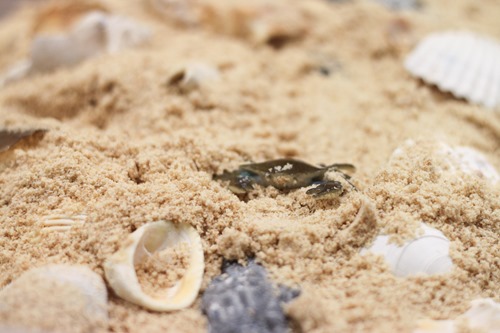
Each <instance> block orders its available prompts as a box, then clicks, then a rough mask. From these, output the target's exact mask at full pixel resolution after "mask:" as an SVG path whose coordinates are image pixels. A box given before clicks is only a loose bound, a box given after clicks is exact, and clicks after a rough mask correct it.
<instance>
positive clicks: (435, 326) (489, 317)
mask: <svg viewBox="0 0 500 333" xmlns="http://www.w3.org/2000/svg"><path fill="white" fill-rule="evenodd" d="M462 323H466V324H465V325H466V327H467V328H468V329H470V330H474V332H476V331H478V332H485V333H500V303H498V302H495V301H494V300H492V299H490V298H485V299H476V300H474V301H472V302H471V307H470V309H469V310H468V311H467V312H465V313H464V314H462V315H460V316H458V317H457V318H456V319H455V320H428V319H427V320H421V321H420V322H419V323H418V326H417V329H415V330H414V331H413V333H459V332H463V331H464V330H463V329H464V327H463V324H462Z"/></svg>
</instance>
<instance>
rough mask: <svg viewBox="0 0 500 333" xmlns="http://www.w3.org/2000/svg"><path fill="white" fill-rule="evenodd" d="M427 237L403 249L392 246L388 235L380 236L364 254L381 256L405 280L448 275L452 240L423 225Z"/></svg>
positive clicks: (417, 239)
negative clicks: (421, 274)
mask: <svg viewBox="0 0 500 333" xmlns="http://www.w3.org/2000/svg"><path fill="white" fill-rule="evenodd" d="M421 227H422V229H423V230H424V234H423V235H422V236H418V237H417V238H415V239H412V240H410V241H408V242H406V243H405V244H403V245H402V246H398V245H396V244H390V243H389V238H390V236H387V235H379V236H377V237H376V238H375V241H374V243H373V245H372V246H370V247H369V248H367V249H363V250H362V251H361V254H367V253H373V254H378V255H382V256H383V257H384V258H385V260H386V261H387V263H388V264H389V267H390V268H391V271H392V272H393V273H394V275H396V276H400V277H405V276H411V275H415V274H418V273H424V274H428V275H434V274H443V273H448V272H450V271H451V270H452V269H453V263H452V261H451V258H450V256H449V246H450V241H449V240H448V239H447V238H446V237H445V236H444V235H443V233H442V232H441V231H439V230H436V229H434V228H431V227H429V226H427V225H426V224H424V223H422V224H421Z"/></svg>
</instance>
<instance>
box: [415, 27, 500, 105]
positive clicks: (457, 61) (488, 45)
mask: <svg viewBox="0 0 500 333" xmlns="http://www.w3.org/2000/svg"><path fill="white" fill-rule="evenodd" d="M405 68H406V69H407V70H408V71H409V72H410V73H411V74H412V75H414V76H416V77H418V78H421V79H422V80H424V81H425V82H427V83H430V84H435V85H436V86H437V87H438V88H439V89H440V90H442V91H445V92H450V93H452V94H453V95H454V96H455V97H458V98H465V99H466V100H467V101H469V102H471V103H474V104H480V105H483V106H486V107H488V108H494V107H496V106H498V105H500V44H499V43H498V42H497V41H494V40H492V39H489V38H486V37H482V36H479V35H476V34H473V33H471V32H466V31H452V32H442V33H434V34H431V35H429V36H428V37H426V38H425V39H424V40H423V41H421V42H420V43H419V44H418V46H417V47H416V49H415V50H413V51H412V52H411V53H410V55H409V56H408V57H407V59H406V61H405Z"/></svg>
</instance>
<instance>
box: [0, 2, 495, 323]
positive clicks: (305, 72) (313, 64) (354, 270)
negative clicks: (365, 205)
mask: <svg viewBox="0 0 500 333" xmlns="http://www.w3.org/2000/svg"><path fill="white" fill-rule="evenodd" d="M103 3H105V4H106V6H107V7H108V8H109V9H110V10H111V11H112V12H116V13H120V14H123V15H128V16H130V17H134V18H136V19H137V20H139V21H141V22H143V24H145V25H148V26H149V27H150V28H151V29H152V30H153V33H154V34H153V36H154V37H153V40H152V42H151V43H150V45H148V46H145V47H143V48H140V49H135V50H130V51H126V52H123V53H121V54H120V55H118V56H117V55H109V56H102V57H100V58H96V59H92V60H89V61H87V62H85V63H83V64H81V65H79V66H77V67H75V68H72V69H63V70H60V71H58V72H56V73H53V74H47V75H41V76H39V77H34V78H30V79H26V80H24V81H21V82H18V83H14V84H12V85H10V86H8V87H6V88H2V90H0V125H1V126H8V127H9V128H29V127H36V128H40V127H42V128H47V129H49V131H48V132H47V133H46V134H45V135H44V137H43V139H41V140H38V139H37V140H28V141H23V142H22V143H20V144H18V145H16V146H15V149H11V150H9V151H7V152H4V153H0V231H1V232H0V249H1V250H0V286H5V285H6V284H8V283H9V282H11V281H13V280H14V279H16V277H18V276H19V275H20V274H21V273H22V272H24V271H26V270H28V269H29V268H31V267H38V266H42V265H44V264H46V263H75V264H85V265H87V266H89V267H90V268H91V269H93V270H94V271H96V272H98V273H99V274H101V275H103V270H102V264H103V262H104V260H105V259H106V257H108V256H109V255H110V254H112V253H113V252H115V251H116V250H117V249H118V247H119V246H120V244H121V241H122V240H123V239H125V237H126V236H127V235H128V234H129V233H130V232H132V231H133V230H135V229H137V228H138V227H140V226H141V225H143V224H144V223H146V222H147V221H155V220H160V219H166V220H173V221H177V222H183V223H188V224H190V225H192V226H194V227H195V228H196V229H197V230H198V232H199V233H200V236H201V237H202V240H203V246H204V250H205V258H206V259H205V260H206V270H205V275H204V282H203V286H202V291H203V289H204V288H206V286H207V285H208V283H209V282H210V281H211V280H212V279H213V278H214V277H215V276H217V275H218V274H220V266H221V262H222V258H228V259H239V260H241V261H244V260H245V258H246V257H247V256H255V257H256V258H257V260H258V262H259V263H261V264H262V265H264V266H265V267H266V269H267V270H268V271H269V273H270V277H271V279H272V280H274V281H276V282H279V283H283V284H286V285H289V286H292V287H300V288H301V289H302V295H301V296H300V297H299V298H297V299H296V300H295V301H293V302H292V303H290V304H289V306H288V307H287V309H286V310H287V313H288V315H289V316H290V318H291V319H290V320H291V322H292V326H293V330H294V332H395V331H398V332H411V330H412V329H413V328H414V327H415V325H416V322H417V320H418V319H420V318H434V319H445V318H454V317H456V316H457V315H459V314H460V313H462V312H464V311H465V310H466V309H467V307H468V305H469V302H470V300H472V299H475V298H478V297H493V298H494V299H496V300H497V301H498V300H500V292H499V289H498V286H499V285H500V267H499V266H500V263H499V257H500V247H499V245H498V238H499V231H500V230H499V226H500V186H499V185H496V186H492V185H489V184H488V183H487V182H485V181H481V180H479V179H478V178H475V177H472V176H467V175H451V174H439V173H437V172H435V167H434V166H435V163H437V162H436V161H435V160H434V157H433V156H432V154H430V153H429V151H426V150H425V149H420V150H419V149H416V150H415V154H414V155H412V156H411V157H408V158H407V159H406V160H403V162H402V163H399V164H398V165H389V164H388V161H389V158H390V156H391V153H392V152H393V150H394V149H396V148H397V147H398V146H400V145H401V144H403V142H404V141H405V140H407V139H422V138H425V139H427V140H437V141H445V142H447V143H448V144H450V145H452V146H453V145H462V146H470V147H473V148H475V149H477V150H479V151H481V152H482V153H483V154H484V155H485V156H486V157H487V158H488V159H489V161H490V162H491V163H492V164H493V165H494V166H495V167H496V168H497V170H500V113H498V112H496V113H495V112H492V111H489V110H485V109H483V108H480V107H476V106H471V105H469V104H467V103H466V102H464V101H461V100H456V99H454V98H452V97H451V96H450V95H448V94H443V93H440V92H439V91H437V90H435V89H434V88H432V87H429V86H426V85H424V84H423V83H422V82H419V81H418V80H415V79H413V78H412V77H410V75H409V74H407V73H406V71H405V70H404V68H403V66H402V62H403V60H404V57H405V55H406V54H407V53H408V52H409V50H411V48H412V47H413V46H414V45H415V43H416V42H417V41H418V40H420V39H421V38H422V37H423V36H425V35H426V34H427V33H429V32H431V31H438V30H447V29H452V28H465V29H472V30H474V31H477V32H480V33H485V34H488V35H490V36H492V37H495V38H497V39H500V26H499V23H498V17H499V16H500V5H499V2H498V1H497V0H489V1H488V0H484V1H482V2H481V5H479V4H478V2H477V1H474V0H446V1H426V2H425V7H424V9H423V10H422V11H420V12H407V13H394V12H390V11H389V10H387V9H385V8H384V7H381V6H379V5H378V4H376V3H374V2H371V1H368V0H366V1H361V0H360V1H353V2H346V3H341V4H330V3H328V2H326V1H325V2H322V1H308V2H305V1H293V0H290V1H283V2H279V3H278V5H276V6H278V7H277V8H278V10H277V13H281V12H283V13H285V14H286V15H291V17H297V15H298V16H300V19H301V20H304V26H305V27H306V28H305V30H304V28H303V27H302V26H300V25H298V26H296V27H294V28H293V29H292V30H293V36H294V38H292V40H290V41H288V43H286V44H285V45H284V46H283V47H281V48H279V49H275V48H273V47H270V46H267V45H265V44H264V45H262V44H259V41H258V40H253V39H252V38H251V37H249V36H248V31H246V30H245V29H246V28H245V27H243V28H242V27H240V26H239V25H238V22H244V20H240V19H239V16H238V15H243V16H244V17H245V15H254V14H253V12H252V11H251V10H250V14H248V12H247V11H244V10H242V11H238V10H234V9H231V8H233V7H234V5H230V4H229V3H226V2H217V1H216V3H218V4H219V5H217V6H212V7H210V6H209V5H210V3H209V4H208V5H207V6H208V7H209V8H212V10H213V13H215V14H213V17H215V18H213V17H212V16H204V19H203V20H204V21H203V23H202V24H201V26H199V27H192V28H186V27H184V26H182V25H180V23H179V22H173V21H172V20H169V19H162V18H161V17H160V16H158V15H155V14H153V13H152V12H151V10H149V9H147V8H146V7H145V6H142V5H141V1H134V2H132V1H130V2H129V1H127V2H125V1H119V0H113V1H112V0H109V1H105V2H103ZM261 5H262V4H260V2H259V3H258V4H256V5H255V6H257V7H258V6H261ZM231 6H233V7H231ZM279 6H284V7H279ZM228 8H229V9H228ZM280 8H281V9H283V10H282V11H280ZM257 12H258V11H257ZM242 13H243V14H242ZM277 15H279V14H277ZM220 17H223V18H227V17H229V18H232V20H233V21H234V22H233V23H232V25H229V26H223V27H220V26H218V25H217V24H215V23H214V22H218V21H217V19H218V18H220ZM33 18H34V12H33V11H32V10H31V9H26V10H24V11H22V12H20V13H18V14H16V15H14V16H12V17H10V18H7V19H6V20H4V21H3V22H1V26H0V55H1V56H0V68H1V69H6V68H8V66H9V65H11V64H12V63H14V62H15V61H16V60H18V59H19V58H20V57H24V56H25V55H26V54H27V53H28V49H29V40H30V38H31V33H32V25H33V22H32V21H33ZM214 20H215V21H214ZM283 20H285V22H286V17H285V19H283ZM277 21H278V23H277V24H278V26H279V24H280V23H279V20H277ZM181 23H182V22H181ZM270 42H271V43H275V42H278V41H276V40H271V41H270ZM285 42H287V41H285ZM186 60H196V61H203V62H205V63H208V64H212V65H214V66H216V67H218V68H219V70H220V72H221V80H220V81H219V82H216V83H213V84H210V85H209V86H205V87H203V88H201V89H196V90H194V91H192V92H189V93H185V94H182V93H179V92H178V91H176V90H175V89H172V88H169V87H168V86H166V82H167V81H168V75H169V73H171V71H172V70H173V69H174V68H176V67H177V66H178V65H180V64H182V63H184V62H185V61H186ZM319 66H327V67H328V66H329V67H328V68H330V69H331V71H332V72H331V74H330V76H327V77H325V76H322V75H321V74H320V73H319V70H318V67H319ZM279 157H295V158H299V159H302V160H304V161H308V162H310V163H335V162H347V163H353V164H355V165H356V167H357V172H356V174H355V176H354V178H353V181H354V182H355V184H356V185H357V186H358V187H359V189H360V192H354V191H348V193H347V194H346V195H344V196H343V197H341V198H340V199H338V200H326V201H316V200H315V199H314V198H312V197H310V196H308V195H306V194H305V191H306V190H305V189H299V190H296V191H291V192H290V193H287V194H285V193H280V192H279V191H277V190H276V189H273V188H266V189H262V188H259V189H257V190H256V191H255V192H253V193H251V194H250V200H248V201H247V202H245V201H241V200H240V199H239V198H238V197H237V196H235V195H234V194H232V193H231V192H230V191H228V190H227V189H226V188H224V187H223V186H221V185H220V184H219V183H218V182H216V181H213V180H212V175H213V174H215V173H219V172H222V171H223V169H232V168H235V167H237V166H238V165H239V164H242V163H246V162H249V161H263V160H266V159H272V158H279ZM366 198H367V199H366ZM364 200H368V201H369V202H371V204H369V207H373V209H374V210H371V209H367V210H366V211H364V212H360V214H361V213H363V214H361V215H360V216H358V218H357V219H356V216H357V214H358V211H359V209H360V207H361V206H362V202H363V201H364ZM370 205H373V206H370ZM56 211H58V212H64V213H65V214H69V215H71V214H80V213H86V214H88V219H87V222H86V223H85V224H84V225H83V226H79V227H75V228H73V229H72V230H71V231H68V232H65V233H48V234H47V233H42V230H41V229H42V227H41V226H40V221H41V220H42V219H43V217H44V216H46V215H50V214H53V213H54V212H56ZM420 221H425V222H427V223H428V224H429V225H431V226H433V227H435V228H438V229H440V230H441V231H442V232H443V233H444V234H445V235H446V236H447V237H448V238H449V239H450V240H451V249H452V251H451V256H452V260H453V262H454V264H455V269H454V271H453V273H452V274H450V275H446V276H433V277H425V276H418V277H410V278H396V277H394V276H393V274H391V272H390V271H389V269H388V267H387V266H386V265H385V263H384V261H383V260H382V259H381V258H378V257H375V256H367V257H362V256H360V255H359V254H358V252H359V250H360V249H361V248H362V247H363V246H365V245H369V243H370V241H371V240H372V239H373V237H374V236H375V235H376V234H378V233H379V232H382V231H385V232H392V233H396V234H399V235H401V238H402V237H403V236H404V237H407V236H410V235H412V234H413V233H414V231H415V228H416V226H417V225H418V223H419V222H420ZM178 262H179V263H182V260H180V261H178ZM174 275H175V274H173V275H172V276H167V277H164V280H163V283H170V282H171V281H170V279H171V278H172V277H173V276H174ZM142 278H144V276H142ZM151 281H159V280H158V277H157V276H153V275H152V277H151ZM165 281H166V282H165ZM200 294H201V293H200ZM199 299H200V298H198V300H197V301H196V302H195V304H194V305H192V306H191V307H190V308H189V309H186V310H183V311H178V312H172V313H153V312H149V311H146V310H144V309H142V308H140V307H138V306H134V305H132V304H130V303H127V302H125V301H123V300H120V299H119V298H117V297H116V296H114V295H112V293H111V296H110V300H109V314H110V324H109V331H110V332H204V331H205V330H206V325H207V322H206V319H205V317H204V316H203V314H202V313H201V311H200V302H199ZM29 315H30V314H29V313H27V314H26V316H27V318H29ZM47 320H54V318H50V317H47Z"/></svg>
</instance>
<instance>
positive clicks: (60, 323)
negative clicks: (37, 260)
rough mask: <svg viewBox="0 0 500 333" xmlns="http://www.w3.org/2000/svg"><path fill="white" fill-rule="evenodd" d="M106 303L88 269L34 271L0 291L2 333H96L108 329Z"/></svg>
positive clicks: (102, 287) (103, 291) (102, 286)
mask: <svg viewBox="0 0 500 333" xmlns="http://www.w3.org/2000/svg"><path fill="white" fill-rule="evenodd" d="M107 300H108V295H107V291H106V286H105V284H104V281H103V280H102V278H101V277H100V276H99V275H97V274H96V273H94V272H93V271H92V270H90V269H89V268H87V267H85V266H73V265H48V266H43V267H40V268H34V269H31V270H29V271H27V272H25V273H24V274H22V275H21V276H20V277H19V278H17V279H16V280H14V281H13V282H12V283H11V284H9V285H7V286H6V287H5V288H3V289H2V290H1V291H0V304H1V305H0V332H41V331H43V332H70V331H71V332H94V331H96V330H98V329H103V328H106V327H107V322H108V310H107Z"/></svg>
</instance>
